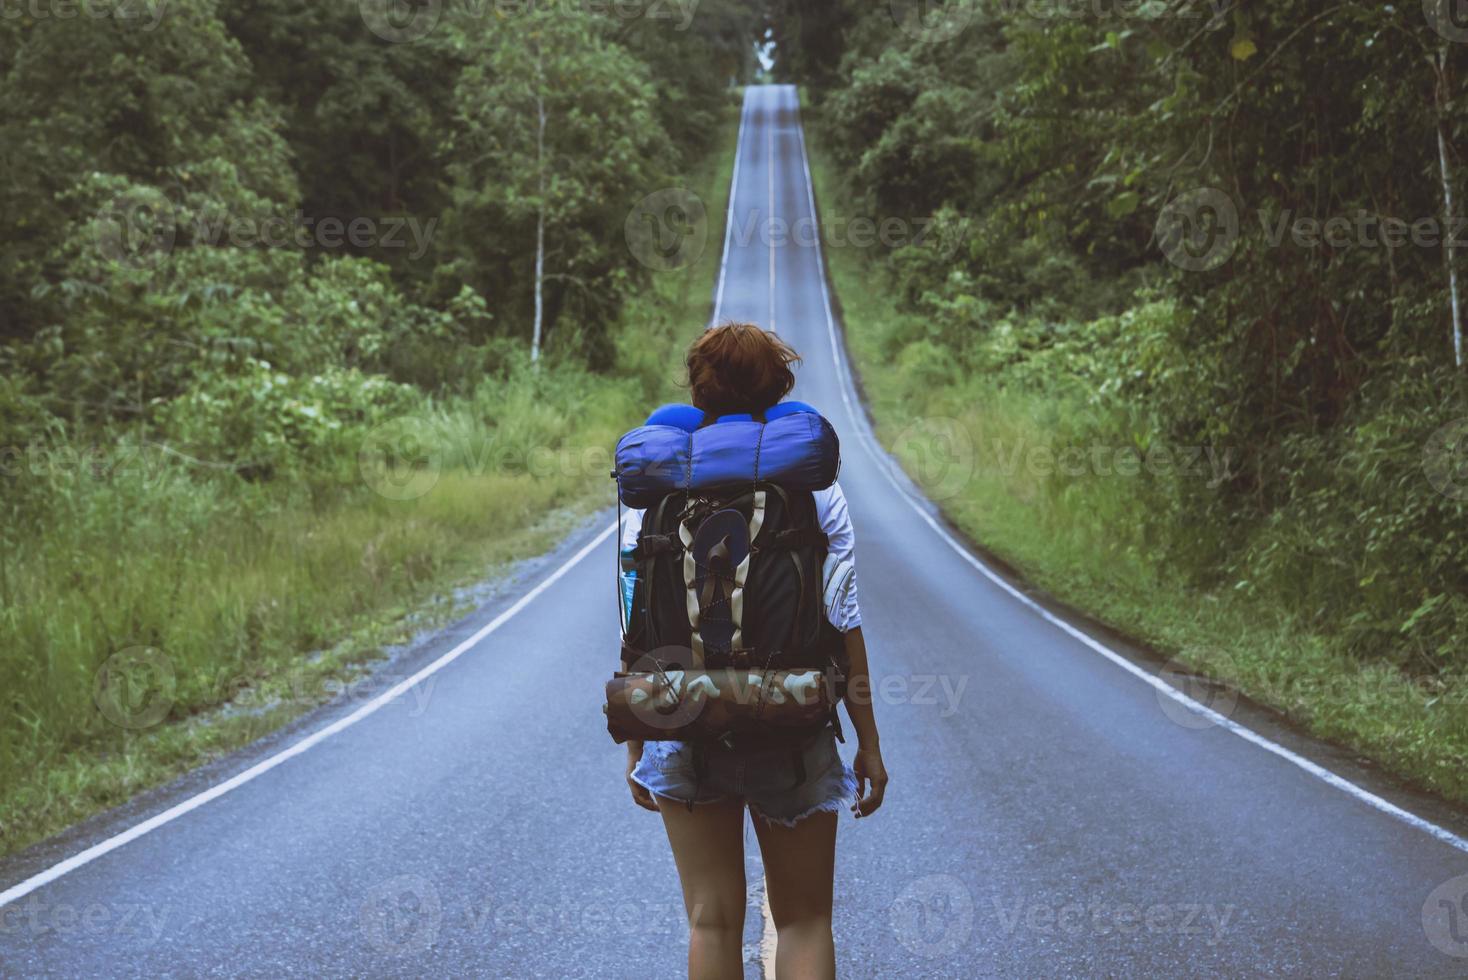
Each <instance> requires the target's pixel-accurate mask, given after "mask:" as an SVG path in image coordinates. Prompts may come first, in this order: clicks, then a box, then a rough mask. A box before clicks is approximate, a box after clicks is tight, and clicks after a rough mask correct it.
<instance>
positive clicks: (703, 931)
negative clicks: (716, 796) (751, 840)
mask: <svg viewBox="0 0 1468 980" xmlns="http://www.w3.org/2000/svg"><path fill="white" fill-rule="evenodd" d="M657 801H658V809H659V810H660V811H661V812H662V814H663V826H664V827H665V828H666V829H667V831H668V842H669V843H670V844H672V845H673V860H674V861H675V862H676V863H677V865H678V877H679V879H681V880H682V882H683V906H684V908H685V909H686V910H687V912H688V927H689V928H688V976H689V980H741V978H742V977H743V976H744V955H743V954H744V905H745V894H744V801H743V800H740V799H725V800H720V801H719V802H717V803H700V804H698V805H696V806H695V807H694V808H693V809H692V810H691V811H690V810H689V809H688V806H687V804H685V803H679V802H677V801H676V800H669V799H666V798H664V797H661V796H660V797H658V798H657Z"/></svg>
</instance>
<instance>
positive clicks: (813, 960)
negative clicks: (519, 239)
mask: <svg viewBox="0 0 1468 980" xmlns="http://www.w3.org/2000/svg"><path fill="white" fill-rule="evenodd" d="M798 360H799V356H798V355H797V354H796V353H795V352H794V351H793V350H791V349H790V347H788V346H787V345H786V344H785V343H784V342H783V341H781V340H780V339H779V338H778V337H777V336H775V334H773V333H771V332H768V331H764V330H761V329H759V328H758V327H756V326H753V325H752V324H747V323H730V324H725V325H724V326H721V327H716V328H714V329H712V330H708V331H706V332H705V333H704V334H703V335H702V336H700V337H699V338H698V340H696V341H695V342H694V343H693V346H692V347H691V348H690V349H689V351H688V384H689V387H690V389H691V390H692V398H693V404H694V407H695V408H697V409H699V410H701V411H702V412H703V414H704V416H706V417H713V418H719V417H722V416H725V415H733V414H741V413H750V414H758V413H762V412H764V411H765V410H767V409H770V408H772V407H773V406H774V405H776V404H777V403H778V402H779V401H780V399H782V398H784V397H785V396H786V395H787V394H789V393H790V390H791V388H793V387H794V385H795V375H794V373H793V372H792V371H791V368H790V365H791V364H792V363H793V362H796V361H798ZM815 497H816V507H817V513H818V516H819V520H820V525H821V529H822V530H823V531H825V532H826V534H827V536H828V537H829V542H830V543H829V547H830V550H831V552H832V553H834V554H836V555H837V556H839V557H842V558H848V559H849V558H850V557H851V555H852V551H853V548H854V544H855V539H854V536H853V533H852V528H851V518H850V516H849V514H848V513H847V508H846V498H845V496H844V495H843V494H842V492H841V488H840V486H839V485H832V486H831V487H830V488H829V489H827V490H823V491H820V492H818V493H816V494H815ZM640 526H641V517H640V514H639V513H638V512H635V511H634V512H633V513H632V514H630V515H629V519H628V520H627V522H626V524H625V525H624V526H623V532H622V540H623V545H624V546H625V547H629V548H630V547H631V546H632V545H634V544H635V543H636V541H637V532H638V529H639V527H640ZM829 615H830V618H831V621H832V624H833V625H834V626H836V627H837V628H838V629H840V630H841V631H842V632H843V634H844V636H845V646H846V653H847V655H848V657H849V661H850V667H849V670H848V685H847V690H848V696H847V699H846V710H847V714H848V715H849V717H850V718H851V723H852V727H853V728H854V729H855V734H856V740H857V751H856V758H855V760H854V764H853V766H852V767H850V768H848V767H847V766H846V764H845V763H844V762H842V761H841V758H840V756H839V755H837V752H836V737H835V731H834V729H832V728H831V727H830V726H827V727H826V728H824V729H823V730H822V731H820V732H819V733H817V734H816V735H815V736H814V737H812V738H811V739H809V740H808V741H807V742H806V743H805V744H804V745H803V746H802V747H801V750H800V753H801V754H800V759H799V762H797V761H796V759H795V758H794V757H793V756H792V753H791V752H790V750H789V749H788V748H783V747H782V748H778V749H774V750H769V749H744V750H738V749H722V748H718V747H714V748H711V749H710V750H709V755H708V760H707V763H706V768H705V771H704V772H703V774H702V778H698V777H697V776H695V773H694V766H693V761H692V758H691V748H690V746H688V745H687V744H685V743H680V742H652V743H649V744H647V745H646V747H644V745H643V743H641V742H628V743H627V782H628V785H629V786H630V787H631V789H632V798H633V799H634V800H635V801H636V802H637V803H638V805H640V806H642V807H645V808H646V809H648V810H654V811H657V812H659V813H661V814H662V816H663V825H664V827H665V829H666V830H667V833H668V841H669V843H670V844H671V845H672V847H673V857H674V860H675V862H676V863H677V865H678V876H679V877H680V878H681V879H682V883H683V902H684V906H685V908H686V909H687V912H688V918H689V944H688V974H689V976H690V977H693V978H698V980H710V978H724V977H730V978H739V977H742V976H743V975H744V967H743V957H742V951H743V936H744V909H745V903H746V899H745V882H744V810H745V807H746V806H747V807H748V808H749V810H750V812H751V814H752V816H753V821H754V826H755V832H756V834H757V836H758V838H759V846H760V853H761V855H762V856H763V860H764V867H765V887H766V890H767V894H768V897H769V902H770V913H771V915H772V917H773V918H774V921H775V930H776V934H777V947H776V955H775V969H776V973H777V974H778V975H779V976H782V977H801V978H807V977H810V978H820V977H834V976H835V974H836V953H835V945H834V942H833V939H832V936H831V900H832V882H833V878H834V875H835V860H836V819H837V812H838V811H839V810H841V809H842V808H843V807H845V806H847V805H848V804H849V805H850V806H851V809H852V810H853V811H854V812H855V814H856V816H857V817H865V816H868V815H870V814H871V813H873V812H874V811H876V809H877V808H878V807H880V806H881V805H882V796H883V793H884V792H885V790H886V787H887V771H886V769H885V768H884V767H883V765H882V753H881V748H880V745H879V739H878V737H877V722H876V718H875V716H874V714H873V712H872V705H871V698H870V696H869V694H870V690H871V685H870V681H869V680H868V676H867V654H866V646H865V644H864V642H863V640H862V633H861V613H860V610H859V609H858V608H857V603H856V587H855V582H854V580H853V583H852V585H851V588H850V590H849V591H848V592H847V594H846V599H845V602H844V603H843V604H842V606H841V608H839V609H835V610H831V611H830V613H829ZM853 695H856V696H853ZM800 765H803V767H804V770H805V777H806V778H805V779H804V780H800V779H799V776H798V774H797V771H796V770H797V767H798V766H800ZM797 783H798V785H796V784H797ZM792 786H793V787H794V788H792ZM690 802H691V803H692V804H693V805H691V806H690V805H689V804H690Z"/></svg>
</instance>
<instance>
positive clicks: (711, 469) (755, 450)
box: [616, 401, 841, 507]
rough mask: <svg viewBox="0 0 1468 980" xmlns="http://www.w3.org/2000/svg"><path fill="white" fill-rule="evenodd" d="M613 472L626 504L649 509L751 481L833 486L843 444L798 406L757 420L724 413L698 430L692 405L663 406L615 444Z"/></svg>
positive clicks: (817, 417)
mask: <svg viewBox="0 0 1468 980" xmlns="http://www.w3.org/2000/svg"><path fill="white" fill-rule="evenodd" d="M700 426H702V428H700ZM616 467H617V469H616V472H617V489H618V492H619V493H620V494H621V497H622V503H623V504H625V505H627V506H628V507H649V506H651V505H652V504H654V503H656V502H657V501H659V500H660V499H662V498H663V497H665V496H666V495H668V494H669V493H672V492H673V491H675V490H707V489H710V488H712V487H718V486H725V485H729V484H738V483H754V482H755V481H757V480H763V481H766V482H769V483H774V484H777V485H779V486H782V487H785V488H786V489H787V490H824V489H825V488H826V487H829V486H830V485H831V484H833V483H835V482H836V472H837V470H839V469H840V467H841V444H840V442H839V441H838V440H837V438H836V430H835V429H833V428H832V427H831V423H830V422H827V421H826V420H825V419H824V418H822V417H821V415H820V413H818V412H817V411H816V410H815V409H813V408H811V407H810V406H809V405H806V404H804V403H803V402H793V401H792V402H781V403H780V404H779V405H776V406H774V407H773V408H771V409H769V410H768V411H767V412H765V421H763V422H756V421H755V420H754V419H753V418H751V417H750V416H748V415H725V416H723V417H721V418H720V419H719V420H718V421H717V422H716V423H715V424H713V425H703V412H701V411H699V410H698V409H697V408H694V407H693V406H692V405H664V406H663V407H662V408H660V409H658V410H657V411H655V412H653V413H652V415H651V416H649V417H648V420H647V422H646V423H645V424H644V425H641V426H639V427H637V428H635V429H633V430H632V431H631V432H629V433H627V434H626V435H625V436H623V437H622V438H621V440H619V441H618V443H617V459H616Z"/></svg>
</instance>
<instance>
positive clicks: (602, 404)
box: [0, 110, 737, 854]
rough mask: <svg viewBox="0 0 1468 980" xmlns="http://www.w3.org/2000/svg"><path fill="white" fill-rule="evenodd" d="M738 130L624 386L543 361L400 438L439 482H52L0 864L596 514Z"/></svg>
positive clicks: (6, 731)
mask: <svg viewBox="0 0 1468 980" xmlns="http://www.w3.org/2000/svg"><path fill="white" fill-rule="evenodd" d="M736 125H737V114H736V113H735V112H733V111H732V110H731V112H730V113H729V116H728V120H727V122H726V124H725V127H724V130H723V132H722V133H721V134H720V138H719V141H718V143H717V144H716V145H717V150H716V151H715V152H714V153H712V154H711V155H710V156H709V157H708V158H707V159H705V160H703V161H701V162H700V163H699V164H698V165H696V166H695V167H694V168H693V170H692V171H691V172H690V173H689V174H688V176H687V185H688V186H689V187H690V188H692V189H693V190H694V191H695V192H696V193H698V194H699V195H700V196H701V197H703V199H704V200H705V202H706V203H707V205H708V207H707V210H708V214H709V222H710V227H709V230H708V238H707V241H708V245H707V247H706V248H705V249H704V251H703V253H702V254H701V255H700V257H699V258H698V260H697V261H696V262H695V263H694V264H692V265H690V266H689V267H687V268H685V269H682V270H678V271H673V272H664V273H658V274H657V275H656V276H655V277H654V280H653V287H652V289H651V290H650V291H649V292H648V293H647V294H646V295H643V296H639V297H637V298H636V299H634V300H633V301H632V302H631V303H629V304H628V306H627V307H626V310H625V314H624V318H623V320H624V329H622V330H621V331H620V333H619V341H618V343H619V354H618V360H619V370H618V371H617V372H616V373H615V376H613V375H598V374H591V373H589V372H587V371H585V370H582V369H580V368H576V367H571V366H566V365H559V366H558V365H555V364H546V365H543V366H542V367H541V368H540V369H538V370H531V369H528V368H527V369H524V370H519V371H516V372H514V373H513V374H512V375H511V377H509V378H508V379H507V380H504V381H495V382H486V383H485V384H482V385H481V386H480V387H479V388H478V390H477V391H476V392H475V393H474V394H473V396H472V397H464V398H459V399H455V400H452V401H448V402H444V403H441V404H436V405H434V406H432V407H431V408H430V409H428V410H426V411H424V412H423V413H421V414H420V415H418V416H415V417H413V418H411V419H405V420H402V422H401V423H400V424H399V427H398V428H397V429H394V430H393V432H392V433H391V435H392V437H393V438H394V439H397V438H399V437H401V436H403V435H404V434H406V435H408V436H410V437H413V438H416V439H417V440H419V443H420V445H424V446H427V447H430V449H431V450H433V451H434V452H433V453H432V456H433V458H435V459H436V460H437V466H436V467H426V468H421V469H404V470H393V471H389V474H388V475H392V476H394V477H395V479H394V480H390V481H387V482H383V481H382V480H381V479H380V477H381V476H382V475H383V471H381V470H379V469H374V468H373V467H372V466H370V465H369V466H367V467H366V468H363V467H362V466H361V465H360V461H359V459H358V457H357V456H356V455H355V454H353V455H352V456H350V457H343V458H341V459H337V460H335V461H334V462H331V463H329V464H324V465H322V466H319V467H314V468H313V471H312V472H311V473H310V474H309V475H307V476H305V477H301V478H296V479H291V480H281V481H277V482H273V483H265V484H251V483H247V482H245V481H242V480H239V479H235V478H233V477H219V478H209V477H207V476H206V477H201V476H200V475H199V474H198V473H197V472H190V471H189V470H188V468H187V466H186V464H183V463H181V462H179V461H176V460H168V461H163V460H159V461H157V462H156V463H150V465H148V466H142V467H134V468H133V469H132V470H131V471H128V472H124V473H119V474H114V475H112V476H109V477H107V478H105V479H104V478H98V477H97V476H96V475H94V474H92V473H90V472H86V471H84V470H82V469H80V468H77V467H71V468H69V469H67V468H63V469H61V470H59V471H56V472H51V473H48V474H47V475H45V476H44V479H46V480H47V481H49V482H48V485H47V486H46V487H45V493H44V495H43V496H44V498H45V504H44V508H45V511H44V520H42V521H39V522H37V523H36V524H35V525H34V526H32V527H30V530H28V531H26V530H17V529H15V528H14V527H12V528H9V529H7V530H5V531H4V532H3V540H0V544H3V545H4V547H3V548H0V599H3V602H0V689H3V690H4V692H5V694H4V701H5V706H6V712H5V716H4V718H3V719H0V737H3V743H0V854H6V853H11V852H13V851H15V850H17V849H19V848H22V847H24V846H26V845H27V844H29V843H31V842H34V841H36V840H38V839H41V838H43V837H45V836H48V835H50V834H52V833H55V832H56V831H58V830H61V829H63V828H65V827H67V826H69V825H71V824H73V823H75V822H76V821H78V820H81V819H83V818H85V817H87V816H89V815H91V814H93V813H95V812H97V811H100V810H103V809H106V808H108V807H112V806H115V805H117V804H119V803H121V802H124V801H126V800H127V799H129V798H130V797H132V796H133V795H134V794H136V793H138V792H139V791H141V790H144V789H147V788H149V787H151V786H155V785H158V784H160V783H162V782H164V781H166V780H168V779H170V778H172V777H174V776H177V775H178V774H180V773H183V772H186V771H188V770H189V769H191V768H194V767H196V766H198V765H200V764H201V763H203V762H206V761H208V760H209V759H211V758H215V757H217V756H219V755H221V754H223V753H226V752H228V751H230V750H232V749H235V748H238V747H239V746H241V745H245V744H247V743H249V742H250V741H252V740H254V739H256V738H259V737H260V736H262V735H264V734H266V733H268V732H270V731H272V730H274V729H276V728H278V727H279V726H280V725H282V724H284V723H286V722H288V721H290V720H291V719H293V718H295V717H298V716H299V715H301V714H302V713H304V712H306V711H308V710H310V709H311V708H313V707H315V706H317V705H319V704H320V703H322V702H324V701H326V700H329V698H330V697H331V696H332V695H333V694H334V693H335V692H337V691H339V690H341V688H342V686H343V685H344V684H351V683H352V682H353V680H354V679H361V678H363V677H364V675H365V674H366V673H367V672H369V671H371V670H372V668H373V666H374V662H376V661H379V660H380V659H381V657H382V656H383V648H384V647H385V646H387V645H389V644H394V643H402V642H404V641H406V640H408V639H410V638H411V637H413V636H414V635H415V634H417V633H418V632H420V631H421V630H423V629H425V628H427V627H429V626H432V625H434V624H438V623H442V622H444V621H446V620H448V619H449V618H450V617H452V616H454V615H455V614H460V613H462V612H463V611H464V608H463V606H462V604H461V603H459V602H456V601H455V599H454V598H453V595H454V590H455V588H456V587H459V586H465V585H468V584H471V583H476V582H480V581H483V580H484V579H485V578H486V577H489V576H492V575H494V574H495V573H496V571H498V570H500V569H503V568H504V566H505V565H506V564H507V563H509V562H512V561H515V560H517V559H521V558H525V557H528V556H531V555H534V554H538V553H540V552H542V551H544V550H545V549H546V548H547V547H549V546H550V545H551V544H553V543H554V541H555V540H557V539H558V538H559V537H560V536H562V535H564V534H565V533H566V531H567V530H569V529H570V528H571V527H572V526H573V525H574V523H575V522H576V521H577V520H579V519H580V518H582V517H584V516H585V515H587V514H589V513H590V512H591V511H593V510H595V509H596V508H598V507H601V506H605V505H607V504H608V503H609V502H610V501H611V499H612V497H611V493H612V490H611V484H610V481H609V479H608V478H607V473H608V471H609V470H610V449H611V447H612V446H613V445H614V444H615V441H616V438H617V436H618V435H619V434H620V433H621V432H623V431H625V429H627V428H628V427H630V426H631V425H632V424H635V422H636V421H637V420H638V419H639V418H640V417H641V416H642V415H643V414H645V412H646V410H647V407H648V402H649V401H652V400H656V399H658V398H667V397H670V396H672V395H673V394H674V384H675V381H676V379H677V367H678V365H679V364H680V358H679V357H678V356H677V354H678V351H679V350H680V349H681V346H682V344H683V343H685V342H686V340H687V338H688V337H689V336H692V335H693V334H695V333H696V332H697V331H698V329H699V328H700V327H702V325H703V323H704V321H705V320H706V318H707V316H708V310H709V297H710V293H711V287H712V284H713V281H714V275H715V271H716V269H717V263H718V260H719V247H720V243H721V242H722V240H723V231H724V228H723V222H724V207H723V201H724V200H725V196H724V195H725V194H726V193H727V187H728V183H729V180H730V176H731V171H732V168H733V148H734V142H735V127H736ZM369 459H370V458H369ZM374 487H377V488H385V489H386V490H387V493H386V494H384V493H380V492H377V491H376V490H375V489H374ZM400 498H405V499H400ZM28 526H29V525H28ZM103 681H108V682H110V686H106V687H99V685H100V684H102V682H103ZM155 706H157V710H155Z"/></svg>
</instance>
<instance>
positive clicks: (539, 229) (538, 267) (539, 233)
mask: <svg viewBox="0 0 1468 980" xmlns="http://www.w3.org/2000/svg"><path fill="white" fill-rule="evenodd" d="M535 108H536V110H537V112H539V114H540V131H539V135H538V136H537V137H536V142H535V165H536V168H537V169H538V171H539V174H538V177H537V180H538V188H539V190H538V191H537V195H538V197H539V203H538V204H537V206H536V215H535V329H534V331H533V332H532V333H531V335H530V362H531V363H532V364H534V363H536V362H538V361H539V360H540V332H541V324H542V322H543V321H544V317H545V94H544V92H543V91H541V92H537V93H536V96H535Z"/></svg>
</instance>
